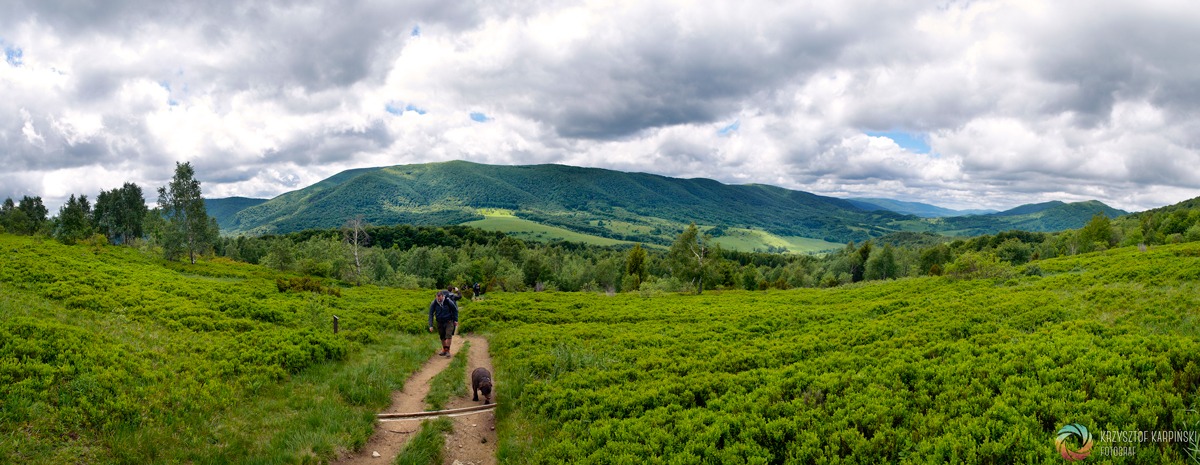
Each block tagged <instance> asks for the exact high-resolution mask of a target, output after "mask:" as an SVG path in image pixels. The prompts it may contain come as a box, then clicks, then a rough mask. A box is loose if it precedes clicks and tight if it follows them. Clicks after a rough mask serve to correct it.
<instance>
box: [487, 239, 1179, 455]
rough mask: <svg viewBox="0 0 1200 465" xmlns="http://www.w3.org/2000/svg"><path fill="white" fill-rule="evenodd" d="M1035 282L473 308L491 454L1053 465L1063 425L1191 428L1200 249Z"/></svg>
mask: <svg viewBox="0 0 1200 465" xmlns="http://www.w3.org/2000/svg"><path fill="white" fill-rule="evenodd" d="M964 255H973V256H975V257H976V258H977V259H985V258H986V257H983V256H981V255H980V253H979V252H967V253H965V254H964ZM987 261H991V262H993V265H994V266H1007V265H1002V264H1000V262H999V261H998V260H995V259H990V258H988V259H987ZM1038 266H1039V268H1040V275H1039V274H1036V273H1035V274H1030V275H1029V276H1023V277H1013V278H1012V279H1010V280H1008V281H997V280H966V279H947V278H930V277H925V278H911V279H902V280H896V281H888V282H882V283H870V284H858V285H854V286H846V287H840V288H835V289H828V290H814V289H806V290H797V291H787V292H778V291H771V292H766V293H763V292H745V291H726V292H722V293H717V292H712V293H706V294H705V295H701V296H684V295H656V296H654V297H653V298H652V299H650V300H646V299H645V298H643V297H641V296H638V295H636V294H624V295H618V296H614V297H607V296H600V295H594V294H554V295H547V294H505V295H499V296H496V297H494V298H492V299H489V300H488V301H485V302H478V303H474V304H473V308H472V310H473V311H474V312H475V314H476V315H477V318H478V319H479V320H480V322H479V323H480V324H481V326H482V327H484V328H486V329H487V330H488V331H489V332H490V333H491V334H493V337H492V339H491V351H492V353H493V355H494V356H495V360H496V363H497V365H496V371H497V373H496V376H497V379H503V380H505V391H504V392H505V398H506V399H508V400H507V401H506V402H504V403H503V404H501V405H500V406H499V407H498V410H497V419H498V430H499V431H498V433H499V435H500V438H499V443H500V450H499V453H498V456H499V458H500V459H501V461H502V462H504V463H530V464H540V463H562V462H570V463H650V464H655V463H664V464H665V463H1047V464H1050V463H1061V462H1062V459H1061V457H1060V456H1058V454H1057V453H1056V452H1055V450H1054V446H1053V440H1054V437H1055V433H1056V431H1057V430H1058V429H1059V428H1061V427H1062V426H1063V425H1065V424H1069V423H1081V424H1084V425H1086V426H1088V427H1089V429H1091V430H1093V431H1104V430H1124V431H1128V430H1145V431H1161V430H1179V429H1187V430H1191V429H1193V428H1194V422H1195V421H1197V420H1200V417H1197V414H1195V413H1189V412H1188V409H1194V408H1195V407H1196V406H1197V405H1198V403H1200V369H1197V368H1196V367H1197V366H1200V342H1198V341H1200V320H1198V319H1197V318H1196V316H1195V315H1194V309H1195V308H1197V306H1198V305H1200V297H1198V296H1200V292H1198V291H1200V284H1197V283H1198V282H1200V244H1187V245H1180V246H1164V247H1157V248H1155V249H1153V250H1151V251H1148V252H1140V251H1138V250H1137V249H1136V248H1127V249H1120V250H1110V251H1108V252H1104V253H1102V254H1091V255H1082V256H1074V257H1065V258H1058V259H1053V260H1041V261H1039V262H1038ZM1097 440H1099V439H1098V438H1097ZM1104 445H1108V444H1097V447H1100V446H1104ZM1113 445H1119V444H1113ZM1186 447H1187V445H1185V444H1180V443H1174V444H1151V443H1144V444H1139V445H1138V455H1137V456H1136V457H1131V458H1129V459H1127V460H1125V461H1124V462H1123V463H1134V464H1143V463H1145V464H1157V463H1183V462H1184V461H1186V460H1188V458H1187V457H1188V456H1187V455H1186V454H1187V452H1186V451H1185V450H1184V449H1185V448H1186Z"/></svg>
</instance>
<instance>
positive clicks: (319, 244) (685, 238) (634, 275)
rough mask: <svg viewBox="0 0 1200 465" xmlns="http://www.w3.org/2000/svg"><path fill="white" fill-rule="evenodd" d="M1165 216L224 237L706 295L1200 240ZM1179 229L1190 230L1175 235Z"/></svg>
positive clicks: (430, 275)
mask: <svg viewBox="0 0 1200 465" xmlns="http://www.w3.org/2000/svg"><path fill="white" fill-rule="evenodd" d="M1159 216H1162V218H1159V219H1145V218H1142V219H1119V220H1115V221H1114V220H1110V219H1109V218H1108V217H1106V216H1104V215H1103V214H1097V215H1096V216H1095V217H1093V218H1092V220H1091V221H1090V222H1089V223H1088V224H1087V225H1085V226H1084V227H1083V228H1081V229H1078V230H1068V231H1062V232H1059V233H1041V232H1028V231H1007V232H1001V233H998V234H993V235H983V236H977V237H973V238H950V237H945V236H940V235H936V234H932V233H911V232H901V233H893V234H889V235H886V236H883V237H879V238H875V239H872V240H869V241H864V242H861V243H854V242H850V243H848V244H847V245H846V246H845V247H843V248H841V249H839V250H836V251H832V252H830V253H827V254H824V255H820V256H813V255H792V254H778V253H764V252H739V251H729V250H723V249H721V247H720V246H718V245H716V244H715V243H714V242H713V241H712V237H711V236H710V235H708V234H705V233H704V231H702V230H701V228H699V227H697V226H696V225H695V224H692V225H689V226H688V227H687V228H685V229H684V230H683V231H681V232H680V233H679V234H678V235H677V236H676V239H675V240H674V242H673V243H672V245H671V247H670V248H666V249H664V248H661V247H643V246H641V245H637V246H633V247H628V246H623V247H622V246H606V247H602V246H594V245H583V244H575V243H568V242H550V243H536V242H525V241H522V240H520V239H516V238H513V237H509V236H506V235H504V234H503V233H499V232H488V231H482V230H478V229H474V228H469V227H465V226H447V227H433V226H408V225H401V226H366V227H365V228H364V229H363V231H364V232H365V234H364V235H362V236H359V237H360V245H362V246H363V247H360V248H359V250H358V253H357V254H355V253H353V252H351V248H352V244H351V243H349V242H348V241H347V240H346V238H347V237H350V236H348V235H347V228H346V227H343V228H342V229H341V230H337V229H329V230H309V231H303V232H299V233H292V234H285V235H272V236H259V237H237V238H222V239H221V240H220V241H218V242H217V245H216V249H215V251H216V254H217V255H221V256H224V257H228V258H230V259H234V260H239V261H246V262H250V263H258V264H263V265H266V266H270V267H272V268H276V269H279V270H283V271H291V272H297V273H301V274H307V275H312V276H317V277H322V278H330V279H336V280H342V281H345V282H354V283H362V284H377V285H382V286H398V287H408V288H437V287H445V286H447V285H457V286H459V287H463V288H467V287H469V285H470V284H472V283H475V282H479V283H482V284H483V285H484V286H485V287H486V288H489V289H498V290H504V291H542V290H560V291H598V292H630V291H637V292H649V293H653V292H660V291H661V292H697V293H699V292H703V291H704V290H709V289H746V290H766V289H789V288H798V287H834V286H840V285H846V284H853V283H857V282H862V281H877V280H889V279H898V278H904V277H916V276H927V275H947V276H951V277H953V278H997V277H1005V276H1013V275H1016V274H1019V273H1040V270H1039V268H1038V267H1037V266H1036V262H1037V261H1038V260H1042V259H1048V258H1053V257H1058V256H1067V255H1075V254H1080V253H1087V252H1093V251H1100V250H1106V249H1108V248H1112V247H1117V246H1124V245H1138V244H1146V245H1153V244H1163V243H1172V242H1182V241H1197V240H1200V210H1186V211H1183V213H1179V212H1168V213H1164V214H1160V215H1159ZM1181 218H1182V221H1181V220H1180V219H1181ZM1163 228H1166V229H1163ZM1175 230H1180V231H1183V232H1182V233H1168V232H1169V231H1175ZM1189 231H1190V232H1189ZM1147 237H1150V238H1152V240H1151V241H1146V238H1147Z"/></svg>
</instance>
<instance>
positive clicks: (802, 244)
mask: <svg viewBox="0 0 1200 465" xmlns="http://www.w3.org/2000/svg"><path fill="white" fill-rule="evenodd" d="M713 242H715V243H717V244H720V245H721V247H723V248H725V249H728V250H738V251H743V252H751V251H755V250H759V251H766V250H768V248H769V247H775V248H784V249H787V251H788V252H789V253H816V252H826V251H830V250H836V249H839V248H842V247H845V246H846V244H835V243H833V242H826V241H823V240H821V239H811V238H807V237H796V236H777V235H775V234H771V233H769V232H766V231H759V230H754V229H741V228H728V229H726V230H725V233H724V235H722V236H720V237H716V238H713Z"/></svg>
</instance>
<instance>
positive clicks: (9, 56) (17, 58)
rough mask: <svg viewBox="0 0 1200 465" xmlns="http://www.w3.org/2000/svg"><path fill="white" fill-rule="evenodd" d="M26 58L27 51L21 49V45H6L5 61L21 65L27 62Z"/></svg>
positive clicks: (17, 65)
mask: <svg viewBox="0 0 1200 465" xmlns="http://www.w3.org/2000/svg"><path fill="white" fill-rule="evenodd" d="M24 58H25V51H24V50H21V49H20V47H13V46H11V45H7V44H5V45H4V61H5V62H7V63H8V64H10V65H13V66H16V67H20V66H21V65H23V64H25V60H24Z"/></svg>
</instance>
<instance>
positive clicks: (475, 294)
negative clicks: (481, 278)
mask: <svg viewBox="0 0 1200 465" xmlns="http://www.w3.org/2000/svg"><path fill="white" fill-rule="evenodd" d="M471 295H472V296H471V299H473V300H479V299H482V298H483V290H482V289H481V288H480V287H479V283H475V284H474V285H472V286H471Z"/></svg>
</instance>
